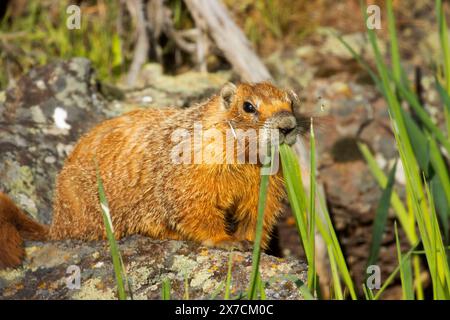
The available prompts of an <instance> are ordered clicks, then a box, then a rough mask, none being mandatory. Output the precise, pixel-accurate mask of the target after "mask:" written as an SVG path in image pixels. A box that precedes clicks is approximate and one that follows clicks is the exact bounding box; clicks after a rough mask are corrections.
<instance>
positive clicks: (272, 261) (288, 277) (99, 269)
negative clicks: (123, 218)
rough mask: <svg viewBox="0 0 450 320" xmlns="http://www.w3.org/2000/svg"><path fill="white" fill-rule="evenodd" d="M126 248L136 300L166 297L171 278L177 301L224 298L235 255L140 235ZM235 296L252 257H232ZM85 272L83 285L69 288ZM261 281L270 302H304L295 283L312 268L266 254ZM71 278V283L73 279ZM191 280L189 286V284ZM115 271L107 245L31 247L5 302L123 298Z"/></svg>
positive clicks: (0, 291) (1, 289) (8, 282)
mask: <svg viewBox="0 0 450 320" xmlns="http://www.w3.org/2000/svg"><path fill="white" fill-rule="evenodd" d="M120 250H121V252H122V257H123V260H124V264H125V268H126V270H127V276H128V279H129V280H130V283H131V288H132V293H133V298H134V299H160V298H161V284H162V281H163V280H164V279H169V280H170V284H171V298H172V299H183V298H184V297H185V296H186V293H187V294H188V295H189V298H190V299H212V298H217V299H222V298H223V295H224V283H225V279H226V276H227V270H228V261H229V257H230V252H228V251H224V250H218V249H211V248H206V247H201V246H198V245H197V244H194V243H191V242H182V241H169V240H166V241H159V240H152V239H149V238H145V237H139V236H134V237H130V238H127V239H123V240H122V241H120ZM232 255H233V256H232V279H231V295H232V296H233V297H237V296H238V295H239V294H242V293H245V291H246V289H247V287H248V284H249V276H250V273H251V263H252V253H251V252H233V253H232ZM71 265H75V266H77V267H79V268H80V275H81V281H80V287H79V289H78V288H73V289H69V288H68V286H67V282H69V283H75V282H73V281H71V280H70V279H69V276H70V275H71V274H73V273H72V272H69V273H68V272H67V270H68V269H67V268H68V267H69V266H71ZM260 270H261V278H262V280H263V281H264V282H266V285H265V293H266V297H267V299H275V298H276V299H302V296H301V294H300V292H299V290H298V289H297V287H296V285H295V283H294V281H296V279H299V280H301V281H303V282H306V277H307V271H306V270H307V267H306V265H305V264H303V263H301V262H299V261H298V260H295V259H286V260H283V259H278V258H275V257H272V256H268V255H265V254H263V255H262V257H261V267H260ZM68 279H69V280H68ZM186 282H187V288H186V285H185V283H186ZM117 297H118V295H117V289H116V283H115V276H114V270H113V267H112V262H111V256H110V253H109V247H108V244H107V242H106V241H102V242H90V243H83V242H80V241H63V242H46V243H39V242H33V243H29V244H28V246H27V260H26V262H25V264H24V266H23V267H21V268H19V269H16V270H6V271H0V299H117Z"/></svg>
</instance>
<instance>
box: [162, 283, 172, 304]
mask: <svg viewBox="0 0 450 320" xmlns="http://www.w3.org/2000/svg"><path fill="white" fill-rule="evenodd" d="M161 298H162V300H170V279H169V278H165V279H164V280H163V282H162V286H161Z"/></svg>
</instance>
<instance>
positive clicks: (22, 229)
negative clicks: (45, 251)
mask: <svg viewBox="0 0 450 320" xmlns="http://www.w3.org/2000/svg"><path fill="white" fill-rule="evenodd" d="M46 237H47V227H46V226H43V225H41V224H39V223H37V222H36V221H34V220H33V219H31V218H29V217H28V216H27V215H26V214H25V213H23V212H22V211H21V210H20V209H19V208H18V207H17V206H16V205H15V204H14V203H13V202H12V201H11V199H9V198H8V197H7V196H6V195H5V194H3V193H1V192H0V269H3V268H8V267H16V266H18V265H20V263H21V262H22V258H23V256H24V249H23V247H22V243H23V240H45V239H46Z"/></svg>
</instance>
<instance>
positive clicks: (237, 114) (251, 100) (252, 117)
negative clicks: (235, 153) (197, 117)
mask: <svg viewBox="0 0 450 320" xmlns="http://www.w3.org/2000/svg"><path fill="white" fill-rule="evenodd" d="M220 98H221V100H222V107H223V108H224V109H226V110H228V111H229V114H230V119H231V120H232V122H233V126H235V127H236V128H239V129H244V130H245V129H249V128H254V129H269V130H277V131H278V133H279V142H280V143H283V142H284V143H287V144H289V145H292V144H294V143H295V141H296V139H297V135H298V134H299V133H301V128H300V127H299V123H298V122H299V121H298V120H297V118H298V115H299V114H300V113H299V104H298V102H299V101H298V97H297V95H296V94H295V93H293V92H290V91H285V90H281V89H278V88H277V87H275V86H274V85H272V84H271V83H268V82H261V83H255V84H249V83H242V84H239V85H237V86H236V85H234V84H232V83H228V84H226V85H225V86H224V87H223V88H222V90H221V91H220Z"/></svg>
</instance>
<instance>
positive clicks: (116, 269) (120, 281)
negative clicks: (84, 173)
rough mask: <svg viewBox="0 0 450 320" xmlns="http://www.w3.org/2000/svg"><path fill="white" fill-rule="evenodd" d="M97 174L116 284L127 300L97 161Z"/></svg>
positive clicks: (118, 254) (119, 293) (121, 263)
mask: <svg viewBox="0 0 450 320" xmlns="http://www.w3.org/2000/svg"><path fill="white" fill-rule="evenodd" d="M95 167H96V174H97V186H98V194H99V199H100V207H101V210H102V216H103V223H104V225H105V229H106V236H107V238H108V242H109V248H110V252H111V257H112V261H113V268H114V273H115V276H116V284H117V292H118V295H119V299H120V300H126V299H127V295H126V291H125V281H126V280H125V279H126V276H125V273H124V272H125V270H124V268H123V262H122V257H121V255H120V252H119V249H118V246H117V242H116V238H115V236H114V229H113V225H112V221H111V215H110V212H109V205H108V201H107V199H106V194H105V190H104V188H103V182H102V178H101V176H100V172H99V168H98V165H97V162H95Z"/></svg>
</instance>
